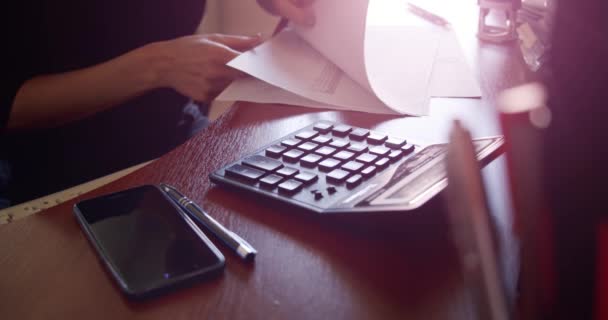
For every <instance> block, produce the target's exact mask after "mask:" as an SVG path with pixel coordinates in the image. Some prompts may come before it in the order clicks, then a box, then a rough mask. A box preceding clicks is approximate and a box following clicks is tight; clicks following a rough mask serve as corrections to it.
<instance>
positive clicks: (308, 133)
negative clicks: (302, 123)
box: [296, 130, 319, 140]
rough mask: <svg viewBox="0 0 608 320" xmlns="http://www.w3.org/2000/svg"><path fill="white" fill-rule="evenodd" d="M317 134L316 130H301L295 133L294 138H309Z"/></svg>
mask: <svg viewBox="0 0 608 320" xmlns="http://www.w3.org/2000/svg"><path fill="white" fill-rule="evenodd" d="M318 135H319V133H318V132H316V131H313V130H306V131H302V132H300V133H298V134H297V135H296V138H298V139H300V140H310V139H312V138H314V137H316V136H318Z"/></svg>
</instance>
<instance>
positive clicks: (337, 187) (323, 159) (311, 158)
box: [210, 121, 504, 214]
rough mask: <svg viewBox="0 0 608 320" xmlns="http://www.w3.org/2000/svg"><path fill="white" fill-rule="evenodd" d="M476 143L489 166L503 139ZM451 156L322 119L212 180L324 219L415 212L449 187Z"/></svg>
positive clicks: (442, 147) (439, 147)
mask: <svg viewBox="0 0 608 320" xmlns="http://www.w3.org/2000/svg"><path fill="white" fill-rule="evenodd" d="M473 143H474V145H475V148H476V155H477V158H478V160H480V161H481V163H482V164H487V163H489V162H490V161H491V160H493V159H494V158H496V157H497V156H498V155H499V154H500V153H501V152H502V146H503V144H504V137H503V136H491V137H484V138H477V139H473ZM446 152H447V144H432V145H421V144H417V143H415V142H413V141H409V140H407V139H406V138H404V137H399V136H394V135H391V134H389V133H385V132H380V131H375V130H369V129H366V128H360V127H353V126H349V125H345V124H341V123H334V122H329V121H320V122H317V123H314V124H311V125H310V126H307V127H305V128H302V129H300V130H297V131H295V132H293V133H291V134H288V135H287V136H284V137H282V138H280V139H278V140H276V141H274V142H272V143H270V144H268V145H267V146H265V147H263V148H261V149H259V150H257V151H256V152H254V153H252V154H249V155H247V156H245V157H243V158H242V159H240V160H238V161H236V162H233V163H230V164H228V165H226V166H225V167H223V168H221V169H219V170H216V171H215V172H213V173H212V174H211V175H210V180H211V181H212V182H214V183H216V184H218V185H224V186H230V187H234V188H236V189H241V190H245V191H248V192H252V193H256V194H258V195H260V196H263V197H266V198H269V199H276V200H278V201H281V202H284V203H287V204H290V205H294V206H298V207H302V208H305V209H308V210H311V211H313V212H316V213H320V214H332V213H349V212H390V211H404V210H413V209H416V208H418V207H420V206H421V205H423V204H424V203H425V202H427V201H428V200H429V199H431V198H432V197H433V196H435V195H436V194H437V193H439V192H440V191H441V190H442V189H444V188H445V186H446V185H447V176H446V168H445V161H444V158H445V155H446Z"/></svg>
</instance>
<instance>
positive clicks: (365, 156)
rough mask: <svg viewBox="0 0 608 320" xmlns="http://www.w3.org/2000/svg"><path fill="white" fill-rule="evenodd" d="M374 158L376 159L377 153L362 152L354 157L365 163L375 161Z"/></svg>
mask: <svg viewBox="0 0 608 320" xmlns="http://www.w3.org/2000/svg"><path fill="white" fill-rule="evenodd" d="M376 159H378V156H377V155H375V154H369V153H364V154H362V155H360V156H358V157H357V159H355V160H357V161H359V162H362V163H365V164H370V163H372V162H374V161H376Z"/></svg>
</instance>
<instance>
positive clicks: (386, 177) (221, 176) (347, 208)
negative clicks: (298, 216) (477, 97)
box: [209, 121, 504, 214]
mask: <svg viewBox="0 0 608 320" xmlns="http://www.w3.org/2000/svg"><path fill="white" fill-rule="evenodd" d="M320 122H325V123H333V124H339V123H334V122H330V121H320ZM315 124H316V123H313V124H311V125H309V126H306V127H304V128H301V129H299V130H296V131H293V132H291V133H289V134H287V135H285V136H282V137H281V138H279V139H277V140H274V141H272V142H271V143H269V144H267V145H265V146H263V147H262V148H259V149H257V150H256V151H254V152H251V153H248V154H246V155H245V156H242V157H240V158H239V159H238V160H237V161H233V162H231V163H229V164H227V165H225V166H223V167H222V168H220V169H218V170H216V171H214V172H213V173H211V174H210V175H209V179H210V180H211V181H212V182H213V183H216V184H218V185H224V186H228V187H233V188H236V190H239V189H240V190H246V191H248V192H252V193H254V194H259V195H262V196H266V197H269V198H271V199H275V200H278V201H280V202H283V203H286V204H289V205H294V206H297V207H301V208H304V209H307V210H310V211H313V212H315V213H319V214H338V213H373V212H395V211H410V210H414V209H416V208H418V207H420V206H422V205H423V204H425V203H426V202H427V201H429V200H430V199H431V198H433V197H434V196H435V195H437V194H438V193H439V192H441V191H442V190H443V189H445V187H446V186H447V175H446V174H445V170H443V171H444V173H443V178H440V179H437V181H436V182H435V183H433V184H432V185H431V186H429V187H427V188H425V190H423V191H422V192H421V193H420V195H419V196H418V197H416V198H415V199H414V201H411V202H408V203H392V204H377V203H374V201H371V203H367V204H363V203H362V202H364V201H361V199H367V198H369V197H370V195H372V194H374V193H376V192H379V191H378V190H380V189H382V188H383V187H384V186H385V185H386V184H387V183H388V182H389V181H390V180H391V179H390V175H391V174H392V173H394V171H395V170H397V168H399V167H400V166H401V165H403V164H405V163H406V162H407V161H408V160H410V159H411V158H412V157H414V156H416V155H419V154H420V153H421V152H422V151H424V150H426V149H427V148H430V147H444V148H446V150H447V144H442V143H439V144H420V143H415V142H412V141H410V140H409V139H408V144H412V145H414V147H415V150H414V152H412V154H410V155H408V156H405V157H404V158H402V159H400V160H399V161H397V162H396V163H395V164H391V165H390V166H389V169H386V170H384V171H381V172H379V173H377V174H376V175H375V176H373V177H371V178H370V179H368V180H365V181H364V182H363V183H362V184H360V185H359V186H357V187H355V188H353V189H352V190H349V194H350V197H352V196H353V195H354V194H356V193H359V192H362V190H363V189H364V188H366V187H368V188H370V187H369V186H370V185H372V184H374V183H376V184H377V185H376V186H374V187H371V188H370V189H369V190H367V191H365V192H362V194H361V195H360V196H359V197H358V198H359V199H357V200H356V201H355V204H356V205H354V206H353V205H342V206H340V205H339V204H338V203H339V202H342V201H344V200H345V199H346V198H348V197H345V196H341V197H338V196H336V198H335V201H333V205H330V206H325V207H320V206H315V205H311V204H310V203H308V202H304V201H300V200H297V199H294V198H293V197H290V196H288V195H287V196H286V195H282V194H279V192H278V191H276V188H274V190H267V189H263V188H260V187H256V186H255V185H257V184H259V182H258V183H255V184H250V183H247V182H243V181H240V180H237V179H235V178H230V177H226V176H225V173H224V170H225V169H226V168H228V167H230V166H232V165H234V164H239V163H241V161H242V160H243V159H245V158H247V157H249V156H252V155H257V154H259V155H265V150H266V149H267V148H269V147H270V146H273V145H276V144H280V142H281V141H283V140H285V139H288V138H292V137H294V136H295V135H297V134H298V133H300V132H302V131H306V130H312V129H313V127H314V125H315ZM354 127H355V128H357V127H356V126H354ZM372 131H373V130H372ZM387 134H388V132H387ZM332 136H333V134H332ZM389 136H390V134H389ZM473 141H488V143H487V145H485V146H484V147H483V148H481V149H480V150H477V151H476V154H477V159H478V160H479V161H480V164H481V165H482V166H485V165H486V164H488V163H490V162H491V161H492V160H494V159H495V158H497V157H498V156H499V155H500V154H501V153H502V152H503V146H504V137H503V136H500V135H496V136H487V137H480V138H474V139H473ZM282 162H283V161H282ZM436 162H437V161H436ZM442 162H443V163H444V162H445V161H442ZM284 163H285V162H284ZM285 164H286V165H288V166H290V165H291V166H296V167H299V165H297V164H289V163H285ZM428 169H429V168H425V169H423V171H424V170H428ZM303 170H308V171H315V172H317V173H318V174H324V173H319V172H318V170H309V169H303ZM423 171H421V172H423ZM318 179H319V180H321V179H323V178H322V177H319V178H318ZM404 179H405V177H404ZM316 183H321V181H318V182H316ZM326 184H327V185H332V186H334V185H333V184H330V183H326ZM336 186H338V187H343V184H342V185H336ZM308 187H309V186H304V187H303V190H301V191H299V192H306V190H308ZM382 194H383V193H380V194H379V196H381V195H382ZM294 196H295V195H294ZM376 202H377V201H376Z"/></svg>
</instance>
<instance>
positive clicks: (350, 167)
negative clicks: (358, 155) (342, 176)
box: [342, 161, 364, 172]
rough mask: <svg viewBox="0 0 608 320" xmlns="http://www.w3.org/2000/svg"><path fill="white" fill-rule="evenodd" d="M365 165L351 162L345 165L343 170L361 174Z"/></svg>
mask: <svg viewBox="0 0 608 320" xmlns="http://www.w3.org/2000/svg"><path fill="white" fill-rule="evenodd" d="M363 166H364V164H363V163H361V162H357V161H349V162H347V163H346V164H345V165H343V166H342V169H344V170H346V171H350V172H359V171H360V170H361V169H363Z"/></svg>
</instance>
